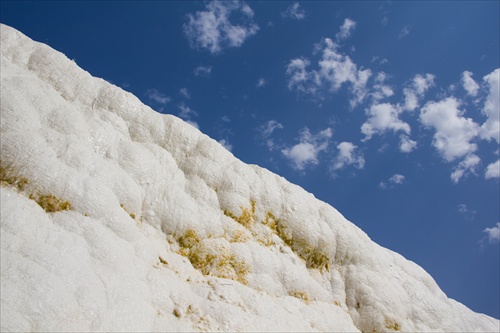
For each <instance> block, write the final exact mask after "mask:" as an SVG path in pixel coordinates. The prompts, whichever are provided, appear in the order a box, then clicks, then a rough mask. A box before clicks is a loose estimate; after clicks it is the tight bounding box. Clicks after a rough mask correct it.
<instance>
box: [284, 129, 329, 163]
mask: <svg viewBox="0 0 500 333" xmlns="http://www.w3.org/2000/svg"><path fill="white" fill-rule="evenodd" d="M332 134H333V132H332V130H331V128H327V129H325V130H323V131H321V132H319V133H317V134H311V132H310V130H309V129H308V128H307V127H305V128H303V129H302V130H301V131H300V133H299V139H298V140H299V143H297V144H296V145H294V146H292V147H287V148H284V149H282V150H281V153H282V154H283V155H284V156H285V157H286V158H287V159H288V160H290V162H291V163H292V166H293V167H294V168H295V169H297V170H304V168H305V167H306V166H307V165H310V164H313V165H315V164H318V154H319V153H320V152H322V151H324V150H326V149H327V148H328V144H329V139H330V138H331V137H332Z"/></svg>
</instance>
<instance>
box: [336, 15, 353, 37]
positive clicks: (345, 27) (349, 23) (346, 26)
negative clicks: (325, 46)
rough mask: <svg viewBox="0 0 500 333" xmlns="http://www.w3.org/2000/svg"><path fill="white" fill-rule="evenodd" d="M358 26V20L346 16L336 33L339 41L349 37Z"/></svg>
mask: <svg viewBox="0 0 500 333" xmlns="http://www.w3.org/2000/svg"><path fill="white" fill-rule="evenodd" d="M355 28H356V22H355V21H353V20H351V19H350V18H346V19H345V20H344V23H343V24H342V26H341V27H340V31H339V32H338V33H337V34H336V35H335V37H337V40H338V41H341V40H344V39H347V38H349V37H350V36H351V33H352V31H353V30H354V29H355Z"/></svg>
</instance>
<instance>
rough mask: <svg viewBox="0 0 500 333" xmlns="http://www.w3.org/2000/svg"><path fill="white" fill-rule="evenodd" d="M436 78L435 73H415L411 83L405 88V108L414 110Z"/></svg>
mask: <svg viewBox="0 0 500 333" xmlns="http://www.w3.org/2000/svg"><path fill="white" fill-rule="evenodd" d="M435 78H436V77H435V76H434V75H433V74H428V73H427V74H425V75H424V76H422V75H420V74H417V75H415V77H414V78H413V80H412V83H411V85H410V86H409V87H406V88H405V89H403V94H404V95H405V105H404V109H405V110H408V111H413V110H415V109H416V108H417V107H418V105H419V100H420V99H422V98H423V97H424V94H425V93H426V92H427V90H429V88H431V87H433V86H434V79H435Z"/></svg>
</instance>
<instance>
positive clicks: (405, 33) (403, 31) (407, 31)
mask: <svg viewBox="0 0 500 333" xmlns="http://www.w3.org/2000/svg"><path fill="white" fill-rule="evenodd" d="M410 30H411V26H409V25H405V26H404V27H403V28H401V31H400V32H399V36H398V39H403V38H405V37H406V36H408V35H409V34H410Z"/></svg>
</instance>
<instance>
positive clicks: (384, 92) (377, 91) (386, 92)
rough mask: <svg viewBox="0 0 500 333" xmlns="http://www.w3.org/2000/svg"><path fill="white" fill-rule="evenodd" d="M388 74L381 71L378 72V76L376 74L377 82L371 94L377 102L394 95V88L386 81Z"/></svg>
mask: <svg viewBox="0 0 500 333" xmlns="http://www.w3.org/2000/svg"><path fill="white" fill-rule="evenodd" d="M387 78H388V75H387V74H386V73H384V72H379V73H377V76H375V84H374V85H373V92H372V93H370V96H371V97H372V98H373V100H374V101H375V103H377V102H379V101H380V100H382V99H384V98H387V97H391V96H393V95H394V91H393V90H392V88H391V87H390V86H388V85H386V84H384V82H385V81H386V80H387Z"/></svg>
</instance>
